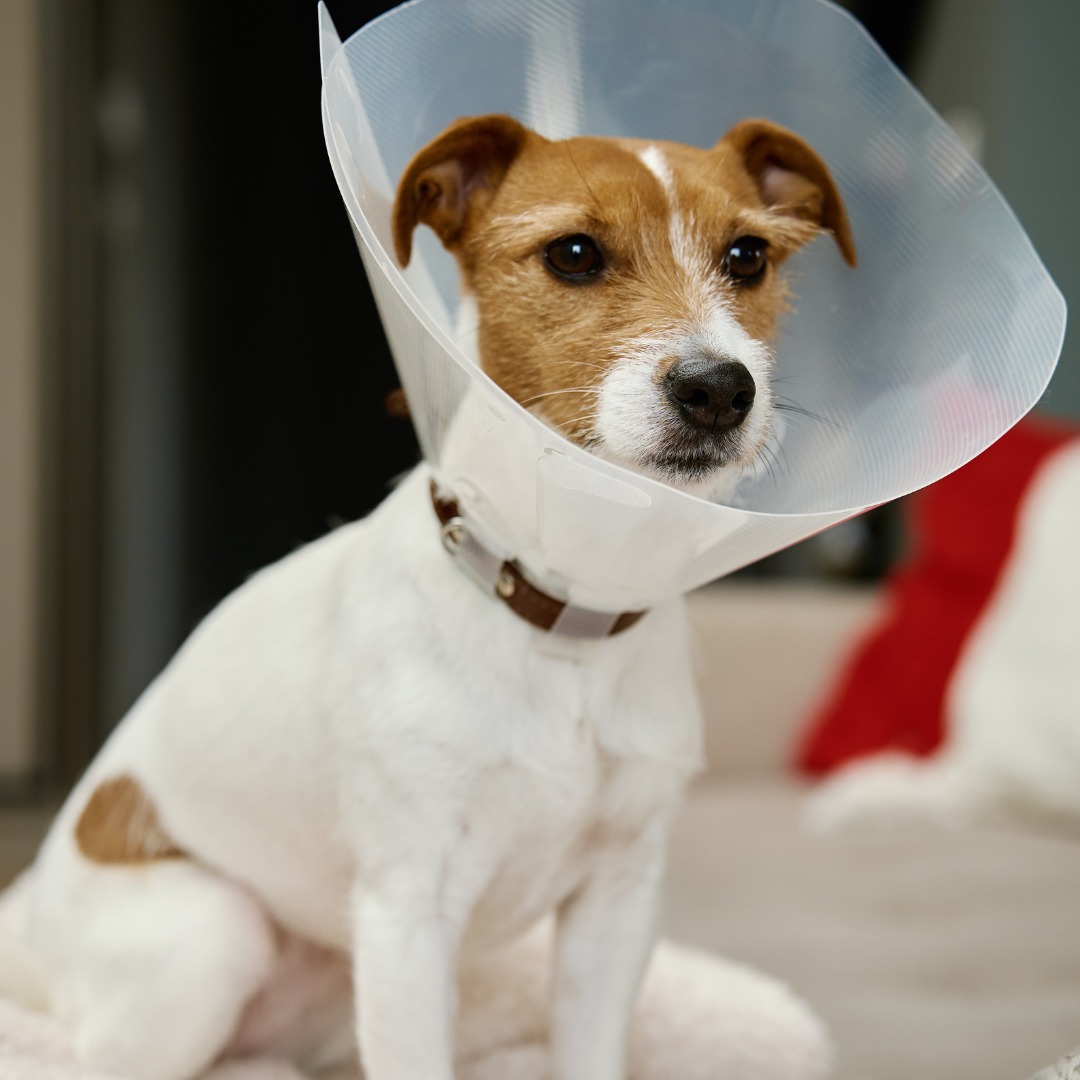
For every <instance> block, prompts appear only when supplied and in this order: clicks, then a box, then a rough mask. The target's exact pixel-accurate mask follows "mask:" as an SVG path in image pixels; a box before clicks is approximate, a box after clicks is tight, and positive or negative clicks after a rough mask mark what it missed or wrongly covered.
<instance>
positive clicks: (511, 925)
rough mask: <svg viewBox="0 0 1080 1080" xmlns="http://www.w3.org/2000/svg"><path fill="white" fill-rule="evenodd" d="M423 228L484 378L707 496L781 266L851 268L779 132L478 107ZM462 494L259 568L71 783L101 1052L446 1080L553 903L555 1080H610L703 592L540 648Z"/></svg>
mask: <svg viewBox="0 0 1080 1080" xmlns="http://www.w3.org/2000/svg"><path fill="white" fill-rule="evenodd" d="M421 223H422V224H425V225H428V226H430V227H431V228H432V229H433V230H434V231H435V232H436V233H437V234H438V236H439V238H440V239H441V241H442V243H443V245H444V246H445V247H446V248H447V249H448V250H449V251H450V252H451V253H452V254H453V255H454V256H455V257H456V259H457V262H458V264H459V266H460V271H461V278H462V283H463V286H464V290H465V292H466V293H467V294H468V295H469V296H470V297H471V298H472V300H473V301H474V302H475V305H476V312H477V317H478V323H477V330H478V353H479V358H480V361H481V363H482V365H483V367H484V368H485V369H486V370H487V372H488V373H489V374H490V375H491V377H492V378H493V379H494V380H495V381H496V382H497V383H499V384H500V385H501V386H502V387H503V388H504V389H505V390H506V391H508V392H509V393H510V394H511V395H512V396H513V397H514V398H515V399H517V400H518V401H519V402H520V403H521V404H523V405H525V406H526V407H529V408H531V409H533V410H534V411H535V412H536V413H537V414H538V415H539V416H541V417H542V418H543V419H544V420H545V421H547V422H548V423H550V424H551V425H553V426H554V427H556V428H558V429H559V430H561V431H562V432H564V433H565V434H566V435H567V436H568V437H569V438H570V439H572V440H574V441H575V442H577V443H579V444H581V445H582V446H585V447H588V448H590V449H592V450H594V451H595V452H596V453H597V454H599V455H602V456H603V457H605V458H608V459H610V460H612V461H615V462H618V463H620V464H622V465H625V466H626V467H628V468H630V469H635V470H638V471H640V472H643V473H646V474H649V475H651V476H653V477H655V478H659V479H661V480H663V481H666V482H668V483H671V484H673V485H677V486H681V487H683V488H686V489H693V490H695V491H702V490H704V489H706V488H708V486H709V485H710V484H711V483H713V482H715V481H716V480H717V478H718V477H720V476H721V473H722V471H723V470H730V469H732V468H737V467H738V466H740V465H743V464H746V463H750V462H752V461H753V460H754V459H755V456H756V455H758V454H759V452H760V451H761V450H762V448H763V447H764V445H765V442H766V438H767V436H768V433H769V423H770V414H771V411H772V408H773V406H772V399H771V395H770V389H769V379H770V368H771V363H772V360H771V353H770V349H769V346H768V344H767V342H768V340H769V338H770V335H771V334H772V332H773V329H774V324H775V322H776V320H777V317H778V315H779V314H780V313H781V311H782V310H783V309H784V305H785V289H784V284H783V280H782V278H781V276H780V274H779V270H780V267H781V264H782V263H783V262H784V260H785V259H786V258H787V256H789V255H790V254H791V253H792V252H793V251H794V250H795V249H796V248H798V247H800V246H801V245H802V244H804V243H805V242H806V241H808V240H809V239H811V238H812V237H813V236H814V235H815V234H816V233H818V232H820V231H822V230H827V231H829V232H831V233H832V235H833V237H834V239H835V240H836V242H837V244H838V245H839V248H840V250H841V252H842V254H843V256H844V258H845V259H846V261H847V262H848V263H849V264H851V265H854V263H855V250H854V245H853V241H852V237H851V231H850V228H849V225H848V221H847V216H846V212H845V209H844V206H843V203H842V201H841V198H840V195H839V194H838V192H837V189H836V186H835V184H834V182H833V180H832V179H831V177H830V175H829V172H828V170H827V169H826V167H825V165H824V164H823V163H822V161H821V160H820V158H819V157H818V156H817V154H816V153H815V152H814V151H813V150H812V149H811V148H810V147H809V146H808V145H807V144H806V143H805V142H803V141H802V140H801V139H799V138H798V137H797V136H795V135H793V134H792V133H790V132H788V131H786V130H785V129H783V128H780V127H778V126H776V125H774V124H772V123H769V122H766V121H763V120H748V121H745V122H743V123H740V124H738V125H736V126H735V127H734V128H733V129H732V130H731V131H729V132H728V133H727V135H725V136H724V137H723V138H722V139H721V140H720V141H719V142H718V143H717V144H716V145H715V146H714V147H712V148H711V149H707V150H702V149H695V148H691V147H688V146H683V145H677V144H673V143H661V142H645V141H635V140H629V139H600V138H574V139H569V140H566V141H562V142H556V141H549V140H548V139H546V138H543V137H542V136H540V135H538V134H536V133H535V132H533V131H530V130H529V129H527V128H525V127H523V126H522V125H521V124H519V123H518V122H517V121H515V120H513V119H510V118H509V117H505V116H485V117H480V118H474V119H466V120H461V121H458V122H457V123H455V124H453V125H451V127H450V128H449V129H447V131H445V132H444V133H443V134H442V135H441V136H439V137H438V138H437V139H435V140H434V141H433V142H432V143H430V144H429V145H428V146H426V147H425V148H423V149H422V150H421V151H420V152H419V153H418V154H417V155H416V157H415V158H414V159H413V161H412V162H411V163H410V164H409V166H408V168H407V169H406V171H405V174H404V176H403V178H402V180H401V183H400V186H399V189H398V192H397V198H396V202H395V205H394V209H393V234H394V240H395V244H396V247H397V254H398V257H399V259H400V261H401V262H402V264H406V263H408V261H409V257H410V250H411V243H412V234H413V230H414V229H415V227H416V226H417V225H419V224H421ZM453 500H454V493H453V492H445V491H442V490H438V489H434V488H433V487H432V477H431V472H430V470H429V469H428V468H427V467H426V466H424V465H421V466H419V467H418V468H417V469H416V470H415V471H414V472H413V473H412V474H411V475H410V476H409V477H408V478H407V479H406V480H405V481H404V482H403V483H402V484H401V485H400V486H399V487H398V488H397V489H396V490H395V491H394V493H393V494H392V495H391V496H390V497H389V498H388V499H387V500H386V501H385V503H384V504H383V505H382V506H381V507H380V508H379V509H378V510H376V511H375V512H374V513H373V514H372V515H371V516H370V517H369V518H367V519H365V520H364V521H361V522H357V523H356V524H353V525H349V526H346V527H343V528H340V529H337V530H336V531H334V532H333V533H331V534H330V535H328V536H326V537H325V538H323V539H322V540H320V541H318V542H316V543H313V544H310V545H309V546H307V547H305V548H303V549H302V550H300V551H298V552H296V553H294V554H292V555H290V556H288V557H287V558H285V559H283V560H282V561H281V562H279V563H277V564H276V565H274V566H271V567H269V568H268V569H265V570H263V571H262V572H261V573H259V574H257V575H256V576H254V577H253V578H252V579H251V580H250V581H248V582H247V583H246V584H245V585H243V586H242V587H241V588H240V589H238V590H237V591H236V592H235V593H233V594H232V595H231V596H230V597H228V598H227V599H226V600H225V601H223V603H222V604H221V605H220V606H219V607H218V608H217V609H216V610H215V611H214V612H213V613H212V614H211V615H210V616H209V617H208V618H207V619H206V620H205V621H204V622H203V623H202V625H201V626H199V627H198V628H197V629H196V631H195V632H194V633H193V634H192V636H191V638H190V639H189V640H188V641H187V642H186V644H185V645H184V646H183V647H182V648H181V650H180V651H179V653H178V654H177V655H176V657H175V658H174V659H173V660H172V662H171V663H170V664H169V665H168V666H167V667H166V669H165V670H164V671H163V672H162V674H161V675H160V676H159V677H158V678H157V679H156V680H155V681H154V682H153V683H152V684H151V685H150V686H149V687H148V689H147V690H146V691H145V693H144V694H143V695H142V696H141V698H140V699H139V700H138V702H137V703H136V704H135V705H134V707H133V708H132V710H131V712H130V713H129V714H128V715H127V717H126V718H125V719H124V720H123V722H122V723H121V724H120V725H119V726H118V728H117V729H116V731H115V732H114V734H113V735H112V737H111V738H110V739H109V741H108V742H107V744H106V745H105V747H104V748H103V749H102V751H101V753H100V754H99V755H98V757H97V759H96V760H95V761H94V763H93V764H92V765H91V767H90V768H89V770H88V772H87V773H86V775H85V777H84V778H83V779H82V780H81V781H80V783H79V784H78V786H77V787H76V788H75V790H74V791H73V793H72V794H71V796H70V797H69V799H68V800H67V802H66V804H65V806H64V807H63V809H62V810H61V812H60V814H59V816H58V818H57V820H56V822H55V824H54V826H53V827H52V829H51V831H50V833H49V835H48V837H47V838H46V840H45V843H44V845H43V847H42V850H41V852H40V855H39V857H38V859H37V861H36V863H35V865H34V867H33V869H32V871H31V872H30V873H29V875H28V876H27V877H26V879H25V880H24V882H23V884H22V886H21V893H22V896H21V901H22V902H23V908H24V910H23V915H24V916H25V918H24V920H23V921H24V924H25V925H24V930H25V939H26V941H27V942H28V944H29V946H30V948H31V950H32V951H33V952H34V953H35V954H36V955H37V956H38V957H39V958H40V959H41V961H42V968H43V970H44V971H45V972H46V973H47V980H48V999H49V1008H50V1010H51V1011H52V1012H53V1014H54V1015H55V1016H56V1017H57V1018H58V1019H59V1020H60V1021H61V1022H62V1023H63V1024H64V1025H66V1027H67V1029H68V1030H69V1031H70V1032H71V1037H72V1040H73V1044H74V1047H75V1050H76V1053H77V1055H78V1057H79V1059H80V1060H81V1061H83V1062H85V1063H86V1064H87V1065H89V1066H93V1067H94V1068H97V1069H100V1070H102V1071H108V1072H113V1073H116V1074H118V1075H122V1076H132V1077H138V1078H139V1080H191V1078H193V1077H196V1076H198V1075H200V1074H201V1073H202V1072H203V1071H204V1070H206V1069H207V1068H209V1067H210V1066H211V1065H213V1064H214V1063H215V1062H221V1061H227V1060H230V1059H233V1058H237V1057H240V1056H242V1055H252V1054H263V1055H269V1056H280V1057H282V1058H287V1059H290V1060H292V1061H294V1062H297V1063H299V1064H300V1065H302V1066H303V1067H305V1068H311V1069H315V1068H320V1067H326V1066H328V1065H329V1064H330V1063H332V1062H333V1061H335V1060H338V1061H340V1060H345V1059H347V1058H348V1057H349V1056H350V1055H351V1056H352V1057H353V1059H354V1060H355V1054H356V1052H357V1051H356V1044H357V1043H358V1044H359V1055H360V1060H361V1062H362V1066H363V1070H364V1074H365V1076H366V1077H368V1080H452V1078H453V1075H454V1025H455V1013H456V989H457V973H458V970H459V968H460V966H461V965H462V964H464V963H466V962H467V961H468V958H469V957H471V956H474V955H477V954H478V953H479V952H480V951H482V950H486V949H491V948H493V947H495V946H498V945H500V944H502V943H505V942H508V941H510V940H512V939H514V938H515V937H517V936H519V935H521V934H522V933H523V932H524V931H525V930H526V929H527V928H529V927H530V926H531V925H532V924H534V923H536V922H537V920H539V919H541V917H542V916H544V915H546V914H548V913H555V916H556V927H557V929H556V937H555V945H554V956H553V975H552V985H553V1000H552V1014H551V1036H550V1038H551V1060H552V1071H553V1075H554V1077H555V1078H556V1080H625V1076H626V1061H625V1058H626V1055H625V1044H626V1041H627V1028H628V1023H629V1017H630V1015H631V1008H632V1006H633V1003H634V1000H635V996H636V994H637V990H638V984H639V980H640V978H641V975H642V971H643V968H644V966H645V963H646V959H647V957H648V955H649V951H650V947H651V945H652V941H653V928H654V924H655V922H656V914H657V892H658V884H659V881H660V877H661V874H662V869H663V865H664V853H665V841H666V834H667V831H668V825H669V823H670V821H671V819H672V816H673V814H674V813H675V810H676V809H677V807H678V806H679V802H680V796H681V794H682V792H683V789H684V786H685V784H686V782H687V780H688V778H689V776H690V775H691V774H692V773H693V772H694V771H695V769H696V768H697V766H698V763H699V760H700V745H701V735H700V724H701V721H700V715H699V709H698V704H697V701H696V696H695V692H694V689H693V678H692V675H691V670H690V660H689V657H690V650H689V647H688V645H689V643H688V634H687V628H686V625H685V621H684V614H683V603H682V600H681V599H673V600H670V601H667V602H665V603H663V604H660V605H658V606H656V607H655V608H653V609H652V610H651V611H649V612H647V613H644V614H642V613H639V612H626V613H610V614H611V617H610V618H609V619H608V620H607V621H606V622H605V624H604V633H603V635H602V636H600V635H598V636H595V637H594V638H592V639H567V640H565V641H564V642H563V648H562V651H561V653H559V654H558V655H556V654H553V653H552V652H550V651H548V650H545V649H544V648H541V647H540V643H541V642H543V641H544V640H545V639H550V634H549V628H550V627H551V626H552V624H553V622H554V621H555V620H556V616H557V613H558V612H559V611H560V610H561V609H562V608H563V607H564V606H565V605H564V603H563V602H562V601H561V600H560V599H559V597H557V596H551V595H549V594H548V593H546V592H545V591H544V590H543V588H542V587H541V585H542V583H538V582H535V581H532V580H530V576H529V567H528V566H518V565H516V564H512V563H507V564H506V567H505V569H506V571H507V574H508V575H509V581H507V579H506V577H505V576H501V577H500V579H499V585H498V586H497V588H496V590H493V591H492V592H490V593H485V592H484V591H482V590H481V589H480V588H478V587H477V585H476V583H475V582H474V581H472V580H470V579H469V578H468V577H467V576H466V575H464V574H462V573H461V572H460V571H459V568H458V567H457V566H455V565H454V560H453V559H452V558H451V557H449V556H448V554H447V551H446V550H444V544H443V542H442V540H441V539H440V534H441V532H442V531H443V529H444V528H445V526H446V521H447V520H452V519H453V515H454V513H455V505H454V501H453ZM440 519H442V522H440ZM507 608H510V609H511V610H507ZM556 629H557V628H556ZM568 658H569V661H570V662H568ZM354 1002H355V1004H354Z"/></svg>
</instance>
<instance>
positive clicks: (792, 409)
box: [773, 398, 840, 427]
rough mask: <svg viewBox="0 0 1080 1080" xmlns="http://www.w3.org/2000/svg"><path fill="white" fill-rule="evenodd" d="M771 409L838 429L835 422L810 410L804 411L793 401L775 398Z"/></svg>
mask: <svg viewBox="0 0 1080 1080" xmlns="http://www.w3.org/2000/svg"><path fill="white" fill-rule="evenodd" d="M773 408H774V409H778V410H779V411H780V412H787V413H795V414H796V415H798V416H805V417H806V418H807V419H809V420H817V421H818V422H819V423H822V424H828V425H829V427H840V425H839V424H838V423H837V422H836V421H835V420H832V419H830V418H829V417H828V416H822V415H821V414H820V413H816V412H812V411H811V410H810V409H804V408H803V407H802V406H801V405H796V404H795V403H794V402H793V401H788V400H786V399H783V398H777V399H776V401H774V402H773Z"/></svg>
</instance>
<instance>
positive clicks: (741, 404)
mask: <svg viewBox="0 0 1080 1080" xmlns="http://www.w3.org/2000/svg"><path fill="white" fill-rule="evenodd" d="M667 392H668V397H669V398H670V399H671V401H672V403H673V404H674V405H675V406H676V407H677V408H678V409H679V411H680V412H681V413H682V415H683V417H684V418H685V419H686V421H687V423H689V424H690V425H691V426H692V427H696V428H704V429H708V430H710V431H725V430H727V429H729V428H734V427H738V426H739V424H741V423H742V422H743V420H745V419H746V416H747V414H748V413H749V412H750V409H751V407H752V406H753V404H754V395H755V394H756V393H757V387H756V386H755V384H754V377H753V376H752V375H751V374H750V372H749V371H747V369H746V368H745V367H744V366H743V365H742V364H740V363H739V362H738V361H736V360H717V359H714V358H711V357H709V358H705V357H695V358H694V359H690V360H680V361H679V362H678V363H677V364H676V365H675V366H674V367H673V368H672V369H671V371H669V372H668V375H667Z"/></svg>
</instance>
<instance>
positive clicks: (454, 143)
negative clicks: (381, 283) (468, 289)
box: [392, 115, 529, 266]
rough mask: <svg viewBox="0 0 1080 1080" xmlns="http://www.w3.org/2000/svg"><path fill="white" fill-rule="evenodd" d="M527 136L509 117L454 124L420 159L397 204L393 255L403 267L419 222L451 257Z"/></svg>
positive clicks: (407, 173)
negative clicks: (473, 209)
mask: <svg viewBox="0 0 1080 1080" xmlns="http://www.w3.org/2000/svg"><path fill="white" fill-rule="evenodd" d="M528 134H529V130H528V128H526V127H524V126H523V125H522V124H519V123H518V122H517V121H516V120H514V119H512V118H511V117H509V116H498V115H492V116H477V117H472V118H469V119H465V120H456V121H455V122H454V123H452V124H451V125H450V126H449V127H448V128H447V129H446V130H445V131H444V132H443V133H442V134H441V135H440V136H439V137H438V138H437V139H435V140H434V141H433V142H430V143H428V144H427V146H425V147H424V148H423V149H422V150H421V151H420V152H419V153H417V155H416V156H415V157H414V158H413V159H412V161H410V162H409V164H408V166H407V167H406V169H405V172H404V174H403V175H402V177H401V180H400V181H399V182H398V189H397V195H396V197H395V199H394V210H393V218H392V221H393V231H394V249H395V251H396V252H397V257H398V261H399V262H400V263H401V265H402V266H408V265H409V258H410V257H411V255H412V234H413V230H414V229H415V228H416V226H417V225H418V224H420V223H421V222H422V223H423V224H425V225H430V226H431V228H433V229H434V230H435V232H436V233H437V234H438V236H439V239H440V240H441V241H442V242H443V246H444V247H446V248H447V249H448V250H450V251H453V249H454V247H455V246H456V245H457V242H458V240H459V239H460V237H461V232H462V228H463V226H464V224H465V221H466V217H467V215H468V212H469V208H470V206H472V205H475V203H476V202H477V200H478V199H482V198H485V197H487V198H490V197H491V195H492V194H493V193H494V191H495V189H496V188H497V187H498V186H499V184H500V183H501V182H502V179H503V177H504V176H505V175H506V170H507V169H508V168H509V167H510V163H511V162H512V161H513V160H514V158H515V157H517V155H518V154H519V153H520V151H521V148H522V146H523V145H524V143H525V139H526V138H527V137H528Z"/></svg>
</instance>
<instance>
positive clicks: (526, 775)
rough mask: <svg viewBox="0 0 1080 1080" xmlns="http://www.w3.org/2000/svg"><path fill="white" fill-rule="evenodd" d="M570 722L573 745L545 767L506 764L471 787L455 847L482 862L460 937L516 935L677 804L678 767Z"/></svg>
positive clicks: (493, 939) (484, 940)
mask: <svg viewBox="0 0 1080 1080" xmlns="http://www.w3.org/2000/svg"><path fill="white" fill-rule="evenodd" d="M574 727H575V732H574V736H575V742H576V746H575V747H573V748H572V749H571V748H568V747H563V748H561V753H560V754H559V755H558V759H557V760H554V759H553V760H551V761H550V762H549V763H548V764H550V765H551V766H552V768H550V769H549V768H544V767H543V766H544V764H545V763H544V762H543V759H540V760H539V761H537V760H533V761H531V762H529V763H527V764H525V763H515V764H510V765H506V766H504V767H503V770H504V771H502V773H501V775H499V770H494V771H493V772H492V775H490V776H489V777H488V778H485V779H482V780H481V781H480V783H479V784H478V785H477V789H476V792H475V797H474V799H473V800H472V801H471V806H470V808H469V812H468V814H467V816H466V818H465V822H466V827H465V829H464V830H463V834H462V839H461V844H460V848H459V852H458V854H459V856H460V857H461V858H462V859H463V861H464V862H465V863H466V864H468V863H469V862H470V861H472V862H475V863H479V864H483V863H484V862H485V861H488V862H489V866H488V875H489V876H488V878H487V881H486V885H485V887H484V889H483V891H482V893H481V894H480V897H479V900H478V902H477V904H476V907H475V910H474V912H473V916H472V918H471V920H470V927H469V933H468V939H469V942H470V943H474V944H476V945H478V946H484V945H490V944H498V943H499V942H501V941H504V940H507V939H509V938H510V937H513V936H515V935H516V934H518V933H520V932H521V931H522V930H524V929H525V928H526V927H528V926H529V925H530V924H531V923H533V922H535V921H536V919H538V918H539V917H541V916H542V915H544V914H545V913H547V912H549V911H551V910H552V909H553V908H555V907H557V906H558V905H559V904H560V903H562V902H563V901H564V900H566V899H567V898H568V897H569V896H571V895H572V894H573V893H574V892H576V891H577V890H578V889H579V888H581V887H582V885H583V884H584V883H585V882H586V881H588V880H589V879H590V877H592V876H593V875H594V873H595V872H596V871H597V870H598V869H601V868H602V866H603V863H604V862H605V860H611V859H619V860H622V859H625V858H626V857H627V854H628V852H632V851H633V849H634V848H635V846H637V845H639V844H640V842H641V840H642V837H643V836H644V835H645V834H646V833H647V832H648V830H649V829H650V828H651V827H655V825H656V823H657V822H658V820H661V819H666V817H667V816H668V814H669V812H670V810H671V808H672V807H674V806H675V805H676V804H677V803H678V800H679V796H680V794H681V791H682V788H683V785H684V783H685V779H686V775H687V773H686V770H684V769H682V768H676V767H673V766H671V765H670V764H666V763H663V762H658V761H654V760H646V759H640V758H626V757H621V756H619V755H616V754H613V753H611V752H610V751H609V750H608V749H606V748H605V747H604V746H603V745H602V744H601V743H599V742H598V740H597V739H596V736H595V731H594V728H593V725H592V724H591V723H590V722H589V719H588V718H587V717H580V718H578V719H577V720H576V723H575V725H574ZM643 852H644V847H643ZM630 857H631V858H633V857H634V856H633V855H632V854H631V855H630ZM642 857H643V858H646V857H647V856H645V855H644V854H643V855H642ZM648 857H651V856H648ZM642 869H643V870H645V869H647V866H643V867H642ZM462 870H463V872H465V873H468V872H469V867H468V866H467V865H466V866H464V867H463V868H462Z"/></svg>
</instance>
